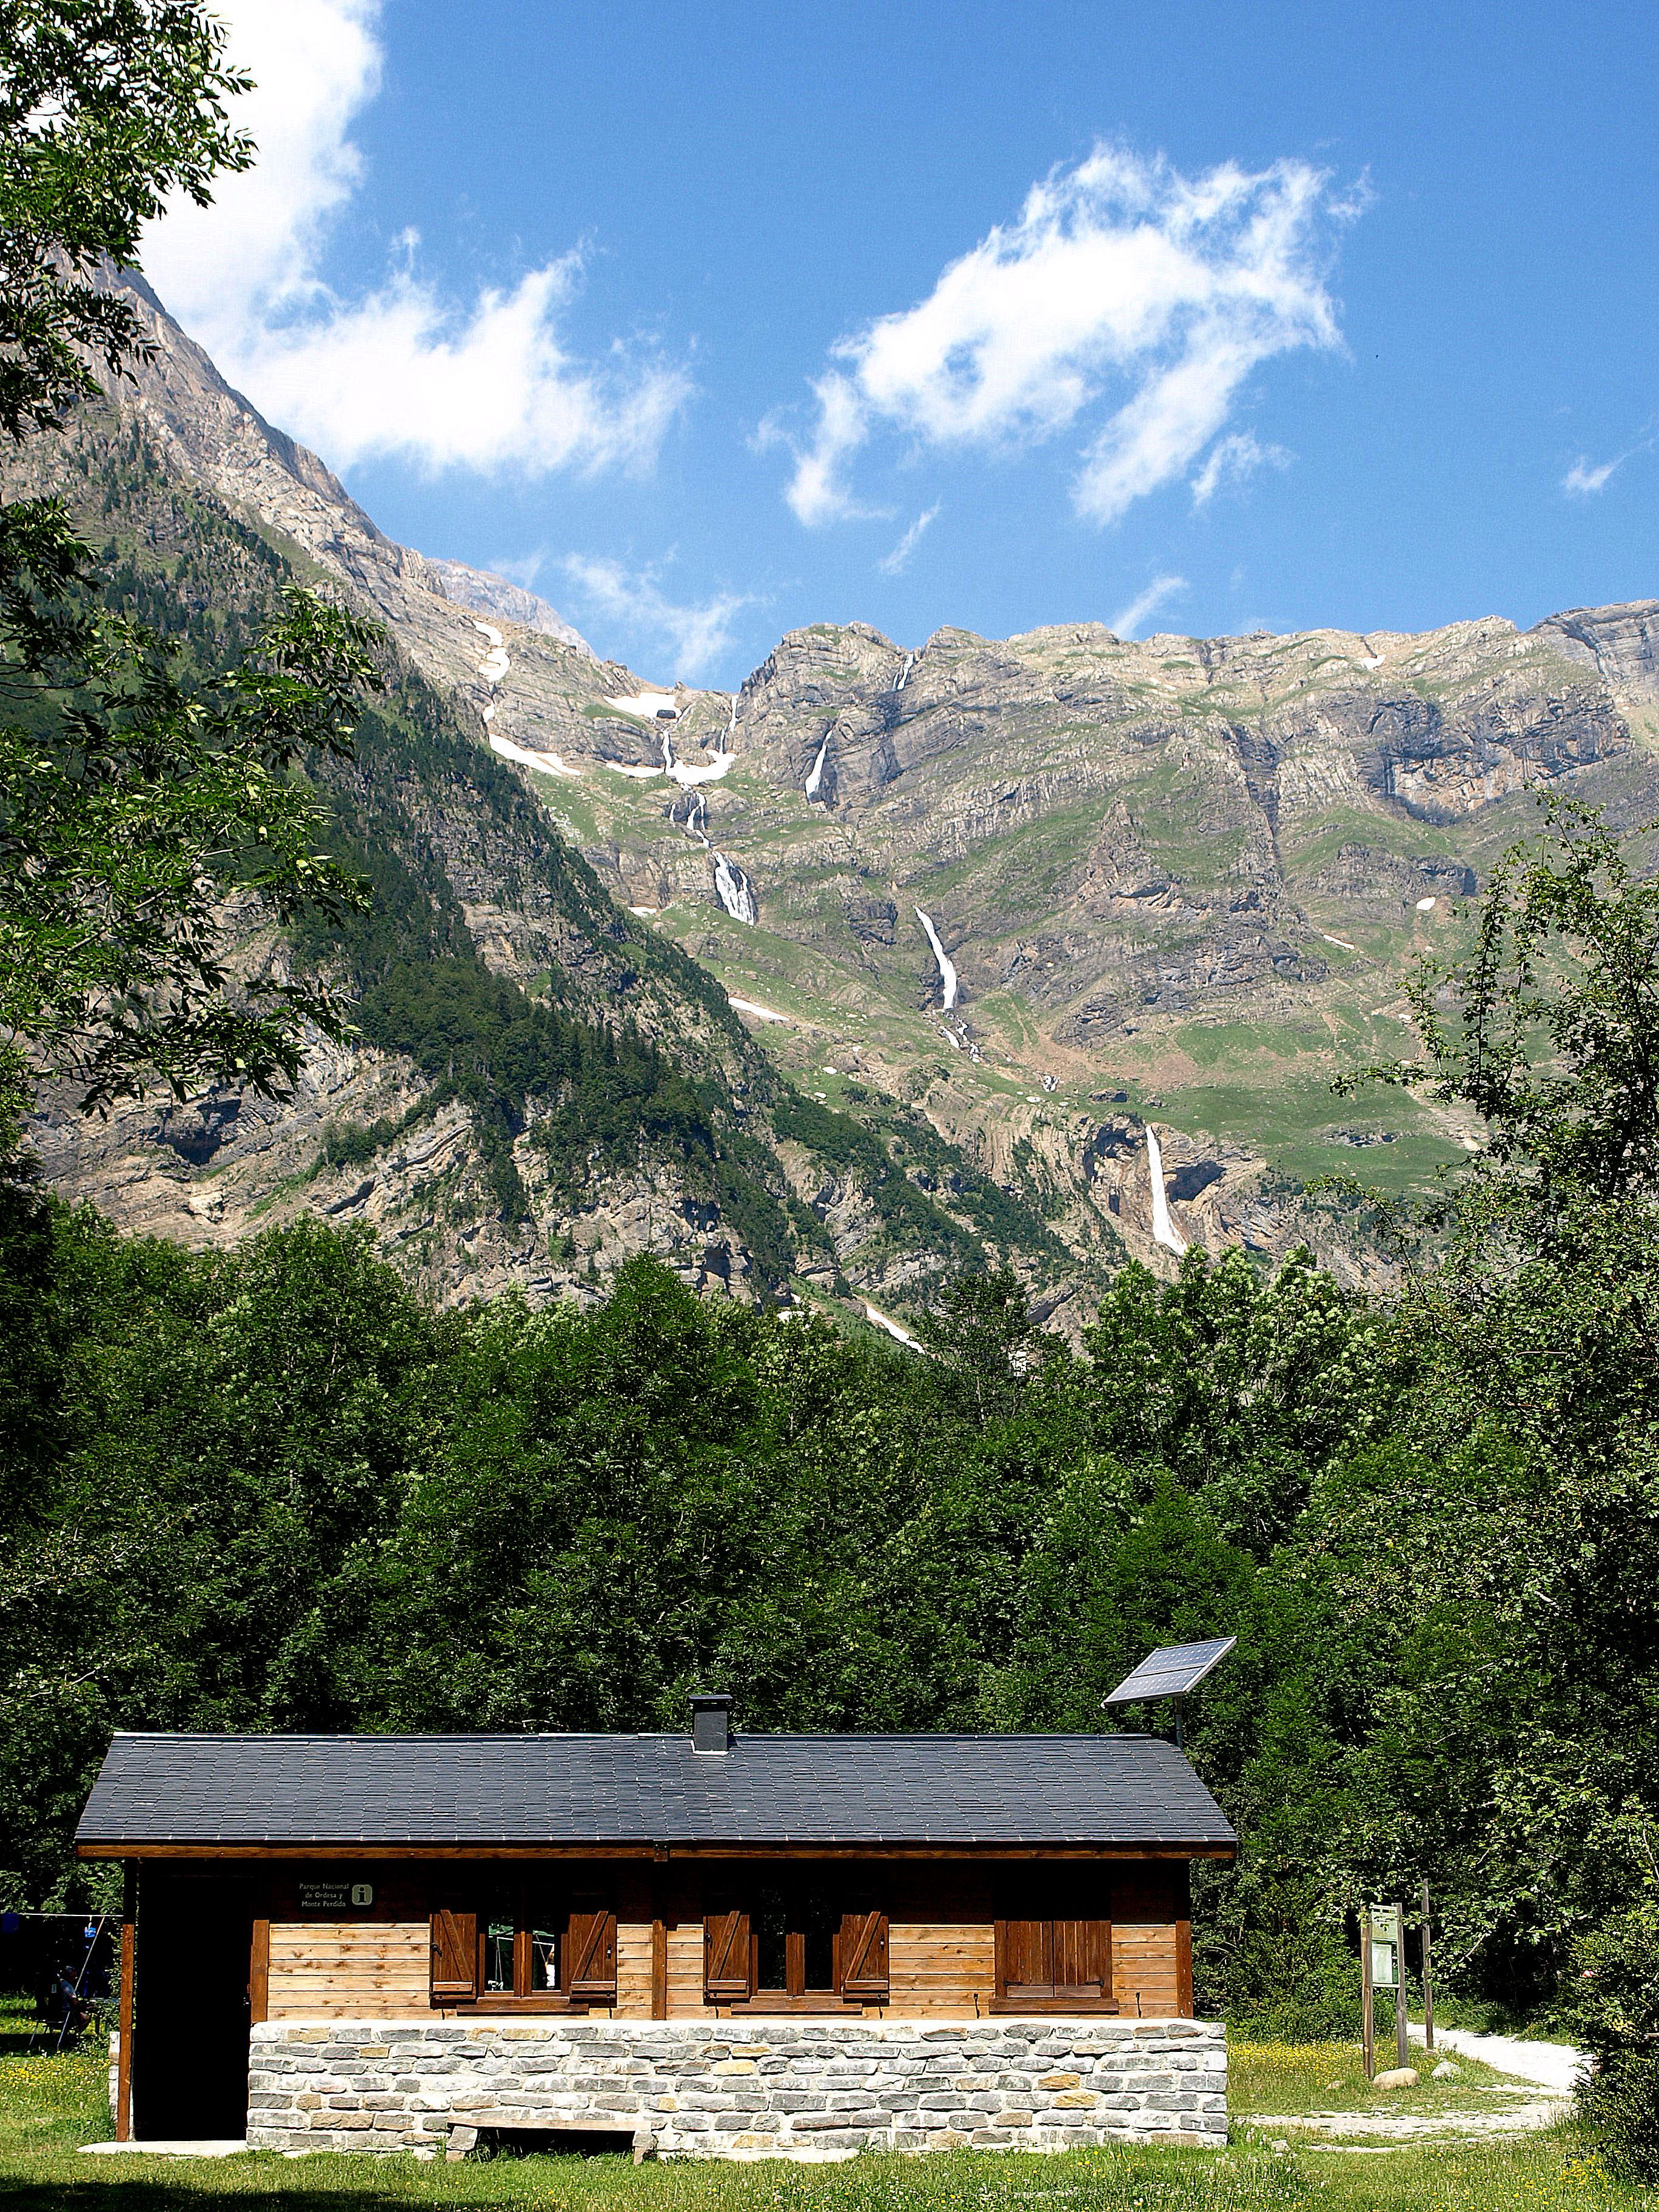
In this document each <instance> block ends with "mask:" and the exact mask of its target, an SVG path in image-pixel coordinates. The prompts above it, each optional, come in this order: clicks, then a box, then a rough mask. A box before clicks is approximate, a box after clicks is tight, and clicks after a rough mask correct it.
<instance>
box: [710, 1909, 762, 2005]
mask: <svg viewBox="0 0 1659 2212" xmlns="http://www.w3.org/2000/svg"><path fill="white" fill-rule="evenodd" d="M753 1990H754V1978H753V1972H752V1960H751V1954H750V1942H749V1915H748V1914H747V1913H746V1912H709V1913H706V1914H705V1915H704V1917H703V1923H702V1995H703V2002H704V2003H705V2004H732V2003H733V2002H736V2001H738V2000H739V1999H741V1998H744V1997H747V1996H751V1995H752V1994H753Z"/></svg>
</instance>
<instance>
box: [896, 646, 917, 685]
mask: <svg viewBox="0 0 1659 2212" xmlns="http://www.w3.org/2000/svg"><path fill="white" fill-rule="evenodd" d="M915 659H916V656H915V653H906V654H905V656H904V665H903V667H902V668H901V669H900V671H899V672H898V681H897V683H896V684H894V686H893V689H894V690H895V691H902V690H903V689H904V679H905V678H906V677H907V676H908V674H909V673H910V671H911V669H912V668H913V667H914V666H915Z"/></svg>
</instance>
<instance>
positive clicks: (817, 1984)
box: [796, 1890, 841, 1990]
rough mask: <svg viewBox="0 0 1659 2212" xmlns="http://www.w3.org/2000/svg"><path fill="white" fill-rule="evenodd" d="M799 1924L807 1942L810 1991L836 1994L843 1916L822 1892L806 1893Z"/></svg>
mask: <svg viewBox="0 0 1659 2212" xmlns="http://www.w3.org/2000/svg"><path fill="white" fill-rule="evenodd" d="M796 1917H797V1922H798V1924H799V1928H800V1931H801V1933H802V1935H803V1936H805V1939H806V1946H805V1948H806V1980H805V1987H806V1988H807V1989H809V1990H833V1989H834V1988H835V1986H836V1949H835V1944H836V1934H837V1933H838V1931H839V1929H840V1928H841V1913H840V1911H839V1909H838V1908H836V1907H833V1906H832V1905H831V1904H830V1901H829V1899H828V1898H827V1897H826V1896H824V1894H823V1892H822V1891H821V1890H806V1891H805V1892H804V1893H802V1896H801V1899H800V1903H799V1911H798V1913H797V1916H796Z"/></svg>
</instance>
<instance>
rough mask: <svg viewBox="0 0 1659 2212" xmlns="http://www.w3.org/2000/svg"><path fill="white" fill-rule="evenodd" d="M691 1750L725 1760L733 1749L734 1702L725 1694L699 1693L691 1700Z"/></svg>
mask: <svg viewBox="0 0 1659 2212" xmlns="http://www.w3.org/2000/svg"><path fill="white" fill-rule="evenodd" d="M691 1748H692V1750H693V1751H706V1752H712V1753H714V1754H715V1756H716V1757H720V1758H723V1757H724V1756H725V1754H726V1753H727V1752H728V1751H730V1750H731V1748H732V1700H731V1699H730V1698H729V1697H727V1696H726V1694H725V1693H724V1692H696V1694H694V1696H693V1697H692V1699H691Z"/></svg>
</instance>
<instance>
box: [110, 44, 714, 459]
mask: <svg viewBox="0 0 1659 2212" xmlns="http://www.w3.org/2000/svg"><path fill="white" fill-rule="evenodd" d="M217 12H218V13H219V14H220V15H222V16H223V18H224V19H225V21H227V22H228V24H229V26H230V42H229V52H230V55H231V58H232V59H233V60H234V61H235V62H237V63H238V64H240V65H242V66H243V67H246V69H248V70H251V71H252V74H253V76H254V77H255V78H256V80H257V88H256V90H255V91H254V92H252V94H250V95H249V96H248V98H247V100H246V101H245V102H243V103H241V104H240V106H239V109H238V112H237V115H236V118H235V119H236V120H237V121H238V122H239V123H240V124H243V125H246V127H247V128H248V129H249V130H251V131H252V134H253V136H254V137H255V139H256V141H257V142H258V148H259V155H258V161H257V162H256V164H255V166H254V167H253V168H252V169H251V170H249V171H248V172H247V173H245V174H243V175H241V176H232V177H227V178H224V179H221V181H220V183H219V185H217V187H216V197H215V201H214V204H213V205H212V206H211V207H210V208H205V209H203V208H196V207H192V206H191V205H190V204H188V203H184V204H178V205H175V206H173V207H171V208H170V209H169V210H168V211H167V215H166V216H164V217H163V218H162V219H161V222H159V223H156V224H154V225H152V226H151V228H150V229H149V233H148V234H147V236H146V238H145V240H144V246H143V263H144V270H145V273H146V275H147V276H149V279H150V281H151V283H153V284H154V285H155V288H156V289H157V290H158V291H159V292H160V294H161V297H162V298H163V299H164V300H165V301H167V306H168V307H170V308H171V309H172V311H173V313H174V314H175V315H177V316H178V318H179V320H180V321H181V322H182V323H183V324H184V325H185V327H186V328H187V329H188V330H189V331H191V335H192V336H193V337H197V339H199V340H200V341H201V343H203V344H204V345H205V346H206V348H207V349H208V350H209V352H210V354H212V356H213V357H214V359H215V360H216V362H217V363H218V365H219V367H220V368H222V370H223V371H224V373H225V374H226V375H227V376H228V377H229V379H230V380H231V381H232V382H233V383H234V384H236V385H238V386H240V387H241V388H242V389H243V390H245V391H246V392H247V393H248V395H249V397H250V398H252V399H253V401H254V402H255V403H256V404H257V405H258V407H259V408H260V409H261V410H263V411H264V413H265V414H267V415H270V416H272V417H273V418H274V419H275V420H276V421H277V422H280V423H281V424H282V425H283V428H285V429H288V430H290V431H293V432H294V433H295V435H298V436H299V437H301V438H303V439H304V440H305V441H307V443H308V444H311V445H313V446H315V447H318V449H319V451H320V452H321V453H323V454H324V455H325V458H326V459H328V460H330V461H331V462H333V463H334V464H335V465H337V466H339V467H342V468H344V467H349V466H350V465H351V464H352V463H353V462H356V461H359V460H363V459H368V457H369V456H371V455H395V456H398V457H400V458H403V459H407V460H410V461H412V462H413V463H415V464H416V465H419V466H422V467H424V468H427V469H431V470H439V469H447V468H466V469H476V470H494V469H501V468H503V467H507V466H512V467H514V468H517V469H520V470H525V471H529V472H531V473H532V474H541V473H544V472H545V471H550V470H553V469H558V468H578V469H584V470H592V469H599V468H605V467H610V466H619V467H624V468H641V467H644V466H647V465H649V463H650V462H651V460H652V459H653V458H654V456H655V454H656V452H657V450H658V447H659V445H660V443H661V441H662V439H663V436H664V435H665V432H666V430H667V428H668V427H669V425H670V423H671V421H672V420H673V417H674V415H675V413H676V412H677V410H678V408H679V407H680V405H681V404H682V403H683V401H684V398H685V397H686V393H687V391H688V388H689V387H688V385H687V381H686V379H685V377H684V374H683V373H682V372H681V371H680V370H678V368H672V367H668V366H665V365H663V364H661V363H659V362H642V363H637V364H631V365H630V364H624V363H621V362H619V363H618V365H617V366H616V367H614V368H610V369H607V370H600V369H596V368H593V367H592V366H591V365H589V364H586V363H584V362H580V361H577V360H575V359H574V358H573V357H572V356H570V355H569V354H568V353H567V352H566V350H565V349H564V348H563V347H562V345H561V343H560V342H559V337H558V331H557V315H558V311H559V310H560V308H561V307H563V306H564V305H565V303H566V302H567V301H568V300H569V298H570V296H571V294H572V292H573V291H574V288H575V286H576V284H577V282H578V280H579V278H580V273H581V260H580V253H578V252H571V253H568V254H565V255H563V256H562V257H561V258H558V259H557V260H554V261H551V262H548V263H546V264H544V265H543V266H541V267H540V268H537V269H532V270H529V271H527V272H526V274H525V275H524V276H521V277H520V279H519V280H518V281H517V283H514V284H513V285H511V286H509V287H507V288H506V289H483V290H481V291H480V292H479V294H478V295H477V298H476V300H475V301H471V303H469V304H465V305H462V304H460V303H458V302H456V301H453V300H450V299H447V298H446V297H445V296H444V295H442V294H441V292H440V291H439V289H438V288H437V287H436V286H435V285H434V284H433V283H431V282H430V281H429V280H428V279H425V278H423V277H422V276H420V275H419V274H418V271H417V269H416V252H417V248H418V245H419V240H418V238H417V236H416V234H415V233H414V232H412V231H408V230H405V231H404V232H403V233H402V234H400V235H399V237H398V239H397V240H395V241H394V243H393V247H392V254H391V255H390V256H389V258H388V262H387V267H386V274H385V276H384V278H383V280H382V281H380V283H378V284H376V285H374V287H372V288H371V289H368V291H366V292H365V293H363V294H362V295H361V296H358V297H356V298H352V299H344V298H342V297H340V296H339V295H337V293H335V292H334V291H332V290H331V289H329V287H328V286H327V285H326V284H325V283H324V282H323V280H322V278H321V276H319V266H320V263H321V256H322V252H323V249H324V247H325V243H326V240H327V237H328V234H329V230H330V228H331V225H332V223H333V222H335V221H336V220H337V218H338V217H339V216H341V215H342V214H343V211H344V210H345V209H346V207H347V205H348V204H349V201H350V198H351V197H352V194H353V193H354V192H355V191H356V188H357V186H358V185H359V183H360V181H361V179H362V157H361V155H359V153H358V151H357V149H356V147H355V146H354V145H353V144H352V143H351V139H350V137H349V131H350V126H351V125H352V122H353V120H354V118H356V115H357V114H358V113H359V112H360V111H361V110H362V107H363V106H365V105H366V104H367V102H368V101H369V100H372V99H373V98H374V94H375V93H376V91H377V90H378V88H379V82H380V63H381V52H380V44H379V41H378V39H377V36H376V33H377V29H378V27H379V21H380V0H283V5H282V6H281V7H280V8H279V7H276V6H274V5H272V4H271V0H221V4H220V5H219V7H218V9H217Z"/></svg>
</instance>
